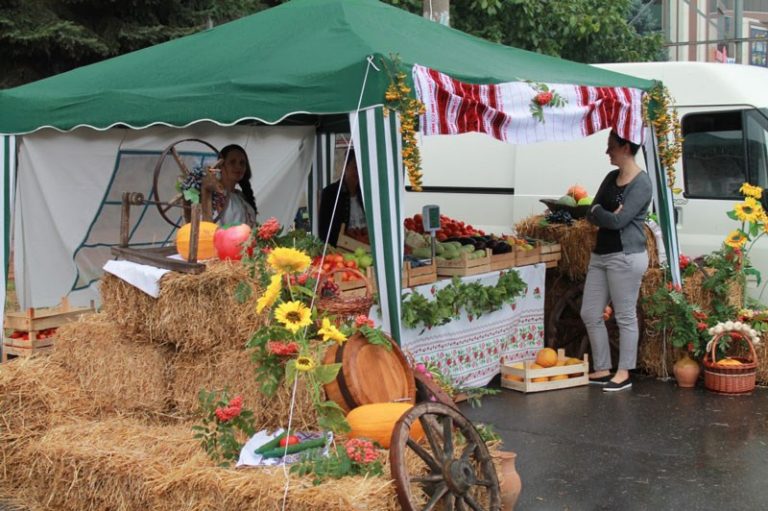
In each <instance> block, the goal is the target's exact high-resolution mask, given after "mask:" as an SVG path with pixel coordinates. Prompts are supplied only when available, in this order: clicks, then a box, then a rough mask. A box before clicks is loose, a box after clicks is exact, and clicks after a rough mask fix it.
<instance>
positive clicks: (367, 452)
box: [344, 438, 378, 464]
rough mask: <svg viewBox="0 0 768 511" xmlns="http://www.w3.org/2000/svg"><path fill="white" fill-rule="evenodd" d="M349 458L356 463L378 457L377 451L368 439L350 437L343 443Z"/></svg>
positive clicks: (370, 460) (373, 459)
mask: <svg viewBox="0 0 768 511" xmlns="http://www.w3.org/2000/svg"><path fill="white" fill-rule="evenodd" d="M344 449H345V450H346V451H347V456H349V459H351V460H352V461H354V462H356V463H363V464H365V463H371V462H373V461H376V459H377V458H378V451H377V450H376V448H375V447H374V446H373V444H372V443H371V442H369V441H368V440H361V439H359V438H352V439H350V440H347V442H346V443H345V444H344Z"/></svg>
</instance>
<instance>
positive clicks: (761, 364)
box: [755, 332, 768, 385]
mask: <svg viewBox="0 0 768 511" xmlns="http://www.w3.org/2000/svg"><path fill="white" fill-rule="evenodd" d="M755 353H756V354H757V371H756V374H755V379H756V381H757V384H758V385H768V332H763V335H762V336H761V337H760V343H759V344H757V345H755Z"/></svg>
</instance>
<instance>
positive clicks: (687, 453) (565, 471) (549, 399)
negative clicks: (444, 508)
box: [461, 377, 768, 511]
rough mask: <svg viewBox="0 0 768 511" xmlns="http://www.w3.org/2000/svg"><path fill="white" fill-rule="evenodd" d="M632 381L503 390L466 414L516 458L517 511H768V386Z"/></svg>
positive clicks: (464, 410)
mask: <svg viewBox="0 0 768 511" xmlns="http://www.w3.org/2000/svg"><path fill="white" fill-rule="evenodd" d="M634 382H635V383H634V385H633V388H632V389H631V390H628V391H622V392H617V393H604V392H602V391H601V390H600V388H599V387H597V386H587V387H577V388H573V389H566V390H557V391H549V392H539V393H534V394H528V395H525V394H522V393H518V392H516V391H512V390H506V389H502V391H501V393H500V394H499V395H496V396H489V397H486V398H484V399H483V404H482V406H481V407H480V408H474V409H472V408H471V407H469V406H468V405H466V404H463V405H462V407H461V410H462V412H464V413H465V414H466V415H467V416H468V417H469V418H470V419H472V420H473V421H479V422H485V423H490V424H493V426H494V428H495V430H496V431H497V432H498V433H499V434H500V435H501V437H502V439H503V440H504V446H505V447H504V448H505V449H507V450H511V451H515V452H517V454H518V456H517V470H518V472H519V473H520V477H521V479H522V483H523V490H522V494H521V495H520V499H519V500H518V503H517V507H516V508H515V509H516V510H518V511H520V510H522V511H526V510H622V511H633V510H654V511H655V510H680V511H688V510H692V511H693V510H696V511H699V510H729V511H730V510H734V511H736V510H750V511H752V510H768V389H765V388H758V389H756V390H755V392H753V393H752V394H751V395H748V396H722V395H717V394H713V393H710V392H708V391H706V390H705V389H703V388H702V387H701V382H699V387H697V388H696V389H690V390H688V389H680V388H678V387H677V386H676V385H675V383H674V380H671V381H670V382H664V381H661V380H656V379H652V378H645V377H634ZM491 386H494V383H492V384H491Z"/></svg>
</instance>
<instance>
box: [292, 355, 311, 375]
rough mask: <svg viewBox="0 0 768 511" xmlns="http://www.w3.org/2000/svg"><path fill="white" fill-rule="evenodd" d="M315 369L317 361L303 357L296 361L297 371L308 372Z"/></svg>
mask: <svg viewBox="0 0 768 511" xmlns="http://www.w3.org/2000/svg"><path fill="white" fill-rule="evenodd" d="M314 368H315V361H314V360H313V359H312V357H307V356H302V357H298V358H297V359H296V369H298V370H299V371H303V372H307V371H311V370H312V369H314Z"/></svg>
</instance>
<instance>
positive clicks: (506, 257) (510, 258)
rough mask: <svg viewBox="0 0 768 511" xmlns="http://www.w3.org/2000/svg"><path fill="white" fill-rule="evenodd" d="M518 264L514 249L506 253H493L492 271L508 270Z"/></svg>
mask: <svg viewBox="0 0 768 511" xmlns="http://www.w3.org/2000/svg"><path fill="white" fill-rule="evenodd" d="M515 266H516V254H515V251H514V249H513V250H512V251H511V252H507V253H506V254H491V271H496V270H506V269H508V268H514V267H515Z"/></svg>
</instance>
